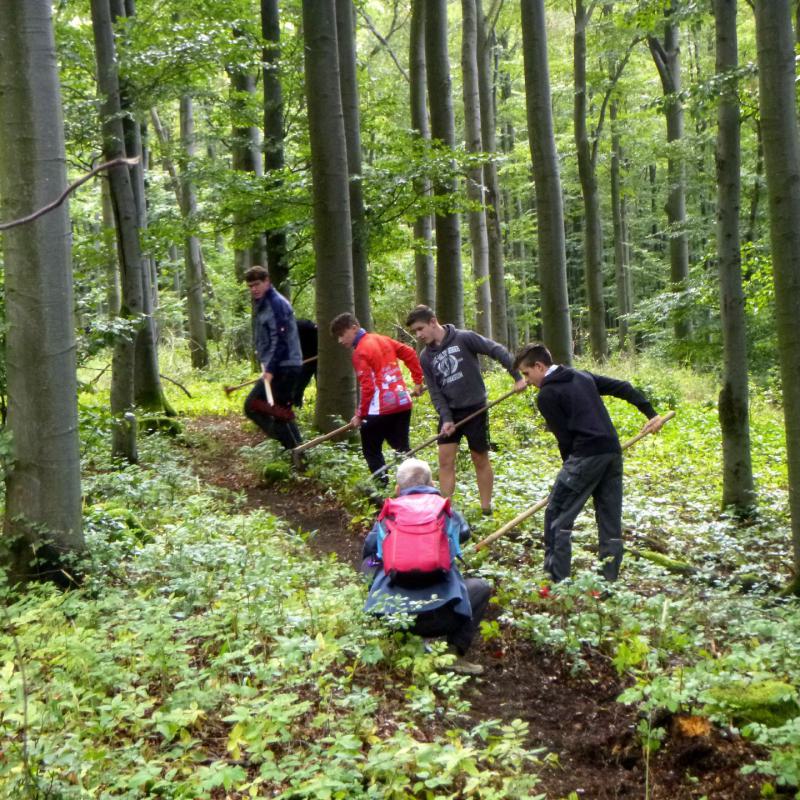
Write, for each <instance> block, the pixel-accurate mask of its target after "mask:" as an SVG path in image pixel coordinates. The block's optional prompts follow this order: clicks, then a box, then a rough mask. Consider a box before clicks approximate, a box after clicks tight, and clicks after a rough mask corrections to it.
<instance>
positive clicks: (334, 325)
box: [330, 311, 361, 336]
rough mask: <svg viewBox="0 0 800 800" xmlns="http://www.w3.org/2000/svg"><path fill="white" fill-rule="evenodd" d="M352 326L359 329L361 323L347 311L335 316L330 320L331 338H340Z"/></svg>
mask: <svg viewBox="0 0 800 800" xmlns="http://www.w3.org/2000/svg"><path fill="white" fill-rule="evenodd" d="M354 325H355V326H356V328H360V327H361V323H360V322H359V321H358V320H357V319H356V318H355V316H353V315H352V314H351V313H350V312H349V311H344V312H342V313H341V314H337V315H336V316H335V317H334V318H333V319H332V320H331V327H330V331H331V336H341V335H342V334H343V333H344V332H345V331H346V330H347V329H348V328H352V327H353V326H354Z"/></svg>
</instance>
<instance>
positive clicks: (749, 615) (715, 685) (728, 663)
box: [309, 362, 800, 796]
mask: <svg viewBox="0 0 800 800" xmlns="http://www.w3.org/2000/svg"><path fill="white" fill-rule="evenodd" d="M597 371H603V372H605V373H606V374H610V375H615V376H619V377H624V378H626V379H628V380H631V381H632V382H633V383H634V384H635V385H637V386H639V387H641V388H642V389H644V390H645V391H646V393H647V394H648V396H649V397H650V398H651V399H652V401H653V404H654V405H655V407H656V409H657V410H658V411H659V412H661V413H662V414H663V413H665V412H666V411H668V410H670V409H673V410H675V411H676V417H675V419H673V420H672V421H671V422H669V423H667V424H666V426H665V427H664V429H663V430H662V431H661V433H660V434H658V435H657V436H649V437H646V438H645V439H644V440H642V441H640V442H638V443H637V444H635V445H634V446H633V447H631V449H630V450H628V451H627V452H626V455H625V500H624V511H623V524H624V526H625V530H626V546H627V548H628V553H627V555H626V558H625V561H624V565H623V570H622V574H621V578H620V580H619V582H618V583H616V584H615V585H614V586H613V587H612V588H611V590H610V591H609V587H607V586H606V585H605V584H604V583H603V582H602V580H601V579H600V578H599V577H597V575H596V531H595V526H594V520H593V515H592V512H591V505H590V506H589V509H588V510H587V511H585V512H584V513H583V514H582V515H581V516H580V517H579V519H578V521H577V523H576V526H575V535H574V537H573V578H572V580H571V581H568V582H565V583H564V584H561V585H559V586H557V587H553V586H551V585H550V584H549V583H548V581H547V580H546V576H545V574H544V572H543V569H542V551H541V545H540V539H541V525H542V512H539V514H537V515H536V516H534V517H533V518H532V519H531V520H529V521H527V522H526V523H523V525H522V526H521V527H520V528H519V529H517V530H515V531H512V532H511V533H509V534H507V535H506V536H505V537H504V538H502V539H500V540H498V541H496V542H495V543H494V544H492V545H490V546H489V547H488V548H486V549H484V550H482V551H481V552H476V550H475V549H474V548H471V547H469V546H467V547H466V548H465V554H464V556H465V559H466V564H467V572H469V573H471V574H476V575H480V576H482V577H484V578H486V579H488V580H490V581H491V582H492V583H493V585H494V587H495V598H494V601H495V602H497V603H498V604H499V606H500V607H501V611H502V613H501V616H500V618H499V620H498V623H497V624H495V623H491V625H488V626H487V625H485V626H484V629H485V633H486V634H488V635H491V636H494V637H497V638H499V639H502V638H503V637H517V636H521V637H523V638H525V639H527V640H529V641H531V642H532V643H533V644H534V645H535V646H536V647H538V648H542V649H545V650H549V651H555V652H558V653H561V654H562V655H563V656H564V657H565V658H567V659H569V660H570V662H571V663H572V665H573V669H574V670H575V671H582V670H586V669H588V661H587V658H588V656H589V654H594V655H596V654H598V653H600V654H602V655H603V656H605V657H607V658H608V659H610V660H611V661H612V663H613V665H614V666H615V668H616V669H617V671H618V672H619V674H620V676H622V677H623V678H624V679H625V680H626V681H627V682H628V683H629V685H630V688H629V689H627V690H626V691H625V692H624V693H623V695H622V696H621V697H620V701H621V702H623V703H628V704H636V706H637V707H638V708H639V710H640V712H641V720H642V721H641V724H640V728H639V734H640V738H641V742H642V747H643V748H644V750H645V752H646V753H649V752H652V750H654V749H657V748H658V747H659V746H660V744H661V742H662V740H663V738H664V737H665V736H666V730H665V728H664V726H663V720H664V719H665V718H668V716H669V715H670V714H673V713H678V712H692V713H698V714H703V715H706V716H709V717H711V719H712V720H714V721H715V722H716V723H718V724H720V725H723V726H727V727H731V728H733V729H734V730H738V731H739V732H741V733H742V734H743V735H744V736H745V737H748V738H750V739H752V740H753V741H755V742H758V743H759V744H761V745H764V746H765V747H766V748H767V751H768V753H769V755H768V757H767V758H765V759H762V760H761V761H760V762H758V763H754V764H752V765H750V766H749V767H748V769H749V770H757V771H759V772H761V773H763V774H764V775H765V792H767V793H769V792H770V791H771V789H770V786H771V785H772V784H777V785H780V786H784V787H787V786H788V787H791V786H795V787H796V786H798V784H799V783H800V780H799V779H800V716H798V714H797V708H798V706H797V701H798V697H797V690H796V689H795V688H793V687H798V686H800V608H798V601H797V599H796V598H791V597H784V596H783V595H782V594H781V589H782V587H783V586H785V585H786V584H787V582H788V581H789V579H790V577H791V563H792V558H791V533H790V528H789V519H788V492H787V475H786V457H785V450H784V441H783V418H782V414H781V412H780V410H779V409H776V408H775V407H774V406H772V405H771V404H770V403H769V402H768V399H767V398H764V397H762V396H761V395H759V394H758V393H756V394H754V396H753V398H752V408H751V426H752V427H751V438H752V442H753V463H754V472H755V477H756V482H757V491H758V503H757V506H756V507H755V508H753V509H752V512H751V514H750V515H749V517H748V518H746V519H740V518H737V517H736V516H734V515H733V514H730V513H726V512H724V511H721V510H720V507H719V498H720V496H721V488H722V487H721V470H722V467H721V441H720V433H719V422H718V417H717V408H716V388H715V386H714V382H713V380H709V378H708V376H697V375H696V374H693V373H691V372H688V371H681V370H677V369H675V370H664V369H663V368H662V367H660V366H659V365H656V364H647V363H646V362H645V363H641V364H639V365H637V367H636V369H634V368H633V365H631V364H628V363H616V364H612V365H609V366H607V367H604V368H602V370H597ZM487 384H488V387H489V397H490V399H491V398H493V397H497V396H499V395H500V394H502V393H503V392H505V391H507V389H508V388H510V379H509V378H508V377H507V376H506V375H505V374H503V373H502V372H500V373H492V374H491V375H490V376H489V378H488V381H487ZM607 400H608V407H609V410H610V413H611V416H612V418H613V420H614V422H615V424H616V426H617V428H618V430H619V432H620V438H621V439H622V440H623V441H625V440H627V439H629V438H631V437H632V436H634V435H635V434H636V433H637V432H638V431H639V429H640V428H641V426H642V425H643V423H644V418H643V417H642V416H641V414H640V413H639V412H638V411H636V410H635V409H634V408H632V407H631V406H629V405H628V404H627V403H625V402H623V401H618V400H615V399H613V398H610V399H607ZM491 419H492V422H491V429H492V440H493V442H494V445H495V448H496V449H495V452H494V453H493V455H492V461H493V466H494V470H495V496H494V507H495V514H494V517H493V518H492V519H490V520H486V519H482V518H481V517H480V514H479V509H478V498H477V489H476V486H475V480H474V473H473V470H472V466H471V463H470V461H469V457H468V454H467V451H466V448H465V447H463V446H462V448H461V451H460V455H459V462H458V486H457V490H456V494H455V497H454V503H455V505H456V507H458V508H460V509H461V510H463V511H464V512H465V513H466V515H467V517H468V519H469V520H470V521H471V522H472V523H473V532H474V533H473V535H474V540H473V541H476V540H480V539H481V538H483V537H484V536H486V535H488V534H489V533H491V532H493V531H494V530H496V529H498V528H499V527H500V526H501V525H502V524H503V523H505V522H507V521H508V520H510V519H512V518H513V517H514V516H516V515H517V514H518V513H519V512H520V511H522V510H524V509H526V508H528V507H530V506H532V505H533V504H534V503H535V502H536V501H538V500H540V499H543V498H545V497H547V494H548V492H549V489H550V485H551V483H552V480H553V478H554V477H555V475H556V473H557V472H558V469H559V466H560V457H559V454H558V451H557V448H556V445H555V440H554V437H553V436H552V434H550V433H549V432H547V431H546V430H545V429H544V425H543V422H542V419H541V417H540V416H539V414H538V412H537V411H536V409H535V399H534V392H533V390H528V391H527V392H526V393H524V394H523V395H521V396H517V397H514V398H512V399H511V400H509V401H507V402H505V403H503V404H501V405H500V406H498V407H497V408H495V409H494V410H493V411H492V412H491ZM434 426H435V415H434V413H433V410H432V409H431V407H430V401H429V400H427V399H425V400H423V401H422V403H421V404H420V407H419V409H418V410H417V412H415V415H414V424H413V429H412V437H411V440H412V445H413V444H414V443H415V442H418V441H422V440H423V439H424V438H427V437H428V436H430V435H431V433H432V432H433V431H434V430H435V427H434ZM419 457H421V458H426V459H427V460H428V461H429V463H430V464H431V466H432V467H433V468H434V471H435V469H436V452H435V447H434V448H430V449H429V450H426V451H422V452H421V453H420V454H419ZM310 461H311V464H310V467H309V469H310V471H311V472H312V473H313V474H315V475H316V476H317V477H319V478H320V479H321V480H323V481H324V482H325V483H327V484H328V485H330V486H335V487H337V492H338V490H339V487H342V486H346V487H347V486H349V487H354V486H356V487H357V486H359V485H361V484H363V481H364V480H365V478H366V470H365V468H364V467H363V466H362V464H361V463H359V461H360V460H359V456H358V453H357V451H356V450H355V449H354V448H353V447H352V446H348V445H344V444H340V445H336V446H335V447H332V448H328V449H327V450H323V448H319V452H317V451H312V454H310ZM350 494H352V492H350ZM343 496H345V497H347V496H350V495H349V494H348V492H347V491H345V492H344V493H343ZM354 508H355V510H356V511H359V512H360V506H359V501H358V500H357V499H356V502H355V505H354ZM764 686H769V687H772V689H773V690H775V691H777V694H778V695H780V697H779V698H778V700H777V701H775V697H774V696H772V695H770V697H769V698H767V699H764V701H763V702H759V701H758V699H759V697H761V698H764V697H765V693H764V692H762V691H761V689H763V687H764ZM776 687H783V688H782V689H780V690H777V689H776ZM767 694H769V693H767ZM773 694H774V693H773ZM754 698H755V700H754ZM776 702H777V707H778V709H779V711H780V713H779V714H777V715H776V714H775V713H773V712H774V711H775V708H776V706H775V703H776ZM654 720H660V721H661V722H660V723H659V725H656V723H655V722H654ZM765 720H767V721H768V722H769V723H770V724H767V722H765ZM798 796H800V795H798Z"/></svg>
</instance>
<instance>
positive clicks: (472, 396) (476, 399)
mask: <svg viewBox="0 0 800 800" xmlns="http://www.w3.org/2000/svg"><path fill="white" fill-rule="evenodd" d="M444 329H445V331H446V333H445V335H444V339H442V343H441V344H439V345H436V344H429V345H427V346H426V347H425V349H424V350H423V351H422V353H421V355H420V357H419V361H420V364H422V371H423V372H424V373H425V383H426V384H427V385H428V391H429V392H430V393H431V400H432V401H433V405H434V406H435V408H436V411H437V412H438V413H439V416H440V417H441V418H442V421H443V422H452V421H453V409H460V408H468V407H470V406H482V405H485V404H486V386H485V385H484V383H483V378H482V377H481V367H480V363H479V362H478V356H479V355H486V356H489V357H490V358H493V359H494V360H495V361H499V362H500V363H501V364H502V365H503V366H504V367H505V368H506V370H507V371H508V373H509V374H510V375H511V376H512V377H513V378H514V380H515V381H517V380H519V379H520V378H521V377H522V376H521V375H520V373H519V372H515V371H514V369H513V367H512V363H513V359H512V358H511V354H510V353H509V352H508V350H506V349H505V347H503V345H501V344H498V343H497V342H493V341H492V340H491V339H487V338H486V337H484V336H481V335H480V334H479V333H475V332H474V331H463V330H460V329H458V328H456V327H454V326H453V325H445V326H444Z"/></svg>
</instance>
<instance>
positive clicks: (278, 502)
mask: <svg viewBox="0 0 800 800" xmlns="http://www.w3.org/2000/svg"><path fill="white" fill-rule="evenodd" d="M186 437H187V440H188V442H189V447H190V449H191V451H192V458H193V461H194V464H195V469H196V470H197V472H198V473H199V475H200V477H201V478H203V479H204V480H205V481H206V482H207V483H210V484H213V485H215V486H219V487H223V488H226V489H230V490H232V491H235V492H243V493H244V496H245V498H246V499H245V505H246V507H248V508H265V509H267V510H269V511H270V512H271V513H273V514H275V515H276V516H279V517H281V518H283V519H285V520H286V521H287V522H288V523H289V524H290V525H291V526H292V527H295V528H301V529H303V530H304V531H309V532H313V535H311V536H310V538H309V543H310V545H311V547H312V548H313V549H314V550H315V551H316V552H318V553H320V554H324V555H326V556H327V555H329V554H330V553H336V554H337V556H338V557H339V559H340V560H341V561H343V562H345V563H349V564H352V565H353V566H354V567H356V566H357V565H358V564H359V562H360V555H361V542H362V540H363V535H364V531H356V530H353V528H352V526H351V525H350V519H349V516H348V514H347V512H346V511H345V510H344V509H343V508H342V507H341V506H339V505H338V504H337V503H336V500H335V496H333V495H332V493H330V492H329V491H327V490H326V489H325V487H321V486H319V485H318V484H316V483H315V482H314V481H311V480H309V479H305V478H304V479H296V480H295V479H290V480H288V481H283V482H277V483H271V484H269V485H268V484H266V483H264V482H262V481H261V480H260V479H259V478H258V476H257V475H256V474H255V473H254V471H253V470H252V469H251V468H250V467H249V466H248V465H247V464H246V463H245V460H244V459H243V458H242V456H241V453H240V451H241V449H242V448H243V447H252V446H254V445H256V444H258V443H259V442H260V441H262V439H263V437H262V435H261V433H259V432H257V431H255V430H254V429H252V428H251V426H249V425H248V424H246V423H245V422H244V421H243V420H241V419H239V418H236V417H203V418H199V419H195V420H192V421H191V422H189V423H188V424H187V429H186ZM493 613H495V614H496V613H497V611H494V612H493ZM583 655H584V660H585V661H586V662H587V663H588V665H589V669H588V670H586V671H584V672H582V673H581V674H580V675H577V676H576V675H573V674H572V672H571V669H570V665H569V664H568V663H567V662H566V661H565V660H564V659H563V658H562V657H561V656H560V655H559V654H557V653H549V652H542V651H537V650H535V649H534V648H533V647H532V646H531V645H530V644H529V643H528V642H525V641H521V640H519V639H518V638H515V637H514V635H513V632H506V633H504V634H503V638H502V639H500V640H499V641H498V640H493V641H492V642H478V643H476V645H475V647H474V648H473V650H472V651H470V659H471V660H472V661H475V662H477V663H480V664H482V665H483V667H484V674H483V676H482V677H480V678H476V679H473V680H472V681H471V683H470V685H469V687H468V689H467V698H468V699H469V701H470V703H471V705H472V710H471V716H472V718H473V720H474V721H475V722H478V721H480V720H484V719H500V720H503V721H505V722H510V721H511V720H514V719H522V720H524V721H526V722H527V723H528V726H529V745H530V746H531V747H537V748H543V755H544V753H545V752H549V753H553V754H556V755H557V756H558V759H557V761H556V762H555V763H554V764H548V765H546V766H543V767H540V768H538V770H537V771H538V772H539V774H540V775H541V779H542V782H541V785H540V787H537V788H538V790H539V791H541V792H542V793H544V794H546V796H547V798H548V799H549V800H556V799H557V798H566V797H568V796H569V795H570V793H573V792H574V793H575V794H574V795H573V796H575V797H578V798H585V799H586V800H611V799H612V798H644V797H645V796H646V792H647V791H648V790H649V793H650V794H649V796H650V797H651V798H652V800H683V799H684V798H686V799H687V800H688V799H689V798H702V797H707V798H709V800H750V799H751V798H752V799H753V800H755V798H759V797H761V792H760V789H761V784H762V780H761V779H759V778H758V777H757V776H753V775H742V774H741V772H740V768H741V766H743V765H744V764H747V763H751V762H752V761H753V760H754V759H755V758H757V757H758V756H759V755H760V754H759V753H758V752H757V751H756V750H755V748H753V746H752V745H750V744H749V743H747V742H745V741H744V740H742V739H741V738H740V737H737V736H733V735H729V734H727V733H726V732H725V731H720V730H718V729H715V728H714V727H713V726H711V725H709V724H708V721H707V720H704V719H701V718H693V717H675V718H672V719H667V718H664V719H659V720H657V721H656V722H657V724H658V725H662V726H666V728H667V730H668V732H669V733H668V736H667V738H666V740H665V741H664V743H663V745H662V747H661V748H660V749H659V751H658V752H656V753H654V754H652V755H651V756H650V758H649V759H647V758H646V757H645V753H644V752H643V749H642V747H641V744H640V741H639V737H638V735H637V726H638V723H639V717H638V715H637V712H636V710H635V709H632V708H629V707H627V706H623V705H621V704H620V703H618V702H617V701H616V698H617V696H618V695H619V693H620V692H621V691H622V690H623V688H625V687H624V684H623V683H622V682H621V681H620V679H619V677H618V676H617V674H616V672H615V670H614V668H613V666H612V664H611V663H610V661H609V660H608V659H607V658H606V657H605V656H603V655H602V654H600V653H595V652H586V653H584V654H583Z"/></svg>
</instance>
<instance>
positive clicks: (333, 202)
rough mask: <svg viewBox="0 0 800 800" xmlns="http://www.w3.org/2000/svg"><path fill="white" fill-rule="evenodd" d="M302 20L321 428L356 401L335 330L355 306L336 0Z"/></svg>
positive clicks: (320, 0) (325, 0)
mask: <svg viewBox="0 0 800 800" xmlns="http://www.w3.org/2000/svg"><path fill="white" fill-rule="evenodd" d="M303 27H304V32H305V81H306V100H307V106H308V126H309V139H310V143H311V174H312V180H313V193H314V251H315V254H316V262H317V273H316V275H317V277H316V313H317V325H318V326H319V330H320V337H319V362H318V363H319V369H318V372H317V403H316V407H315V409H314V422H315V425H316V426H317V428H319V429H320V430H323V431H329V430H333V428H335V427H337V426H338V425H340V424H341V422H340V420H342V419H350V417H351V416H352V414H353V409H354V408H355V383H354V380H353V369H352V365H351V363H350V358H349V355H348V354H347V352H346V351H345V350H344V348H343V347H340V346H339V345H338V344H337V343H336V341H335V340H334V339H333V337H332V336H330V334H329V333H328V329H329V326H330V323H331V320H332V319H333V318H334V317H335V316H336V315H337V314H339V313H341V312H343V311H352V310H353V306H354V298H353V255H352V251H351V247H350V231H351V227H350V201H349V194H348V190H347V184H348V173H347V146H346V140H345V128H344V114H343V111H342V100H341V95H340V83H339V56H338V49H337V48H338V46H337V43H336V7H335V0H303Z"/></svg>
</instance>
